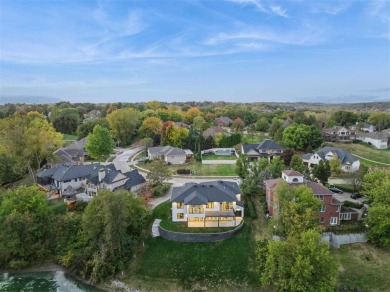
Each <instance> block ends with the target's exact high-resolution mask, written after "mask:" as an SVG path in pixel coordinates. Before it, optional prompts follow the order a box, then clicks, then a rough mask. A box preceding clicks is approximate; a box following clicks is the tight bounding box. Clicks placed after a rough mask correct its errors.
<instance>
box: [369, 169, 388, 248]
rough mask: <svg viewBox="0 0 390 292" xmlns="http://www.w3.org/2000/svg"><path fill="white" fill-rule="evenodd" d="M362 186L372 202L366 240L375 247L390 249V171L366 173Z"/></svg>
mask: <svg viewBox="0 0 390 292" xmlns="http://www.w3.org/2000/svg"><path fill="white" fill-rule="evenodd" d="M363 185H364V189H365V192H366V193H367V194H369V195H370V196H372V200H373V201H372V203H371V206H370V208H369V210H368V215H367V218H366V224H367V225H368V228H369V229H368V233H367V235H368V239H369V240H370V241H371V242H373V243H374V244H376V245H379V246H383V247H390V236H389V234H390V196H389V189H390V171H385V170H382V171H381V170H374V171H371V172H369V173H367V174H366V175H365V176H364V179H363Z"/></svg>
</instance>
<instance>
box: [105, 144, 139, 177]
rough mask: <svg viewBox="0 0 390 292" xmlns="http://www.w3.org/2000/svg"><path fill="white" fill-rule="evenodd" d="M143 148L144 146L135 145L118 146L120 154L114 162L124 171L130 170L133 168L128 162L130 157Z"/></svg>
mask: <svg viewBox="0 0 390 292" xmlns="http://www.w3.org/2000/svg"><path fill="white" fill-rule="evenodd" d="M143 149H144V147H134V148H129V149H123V148H117V149H115V150H116V151H118V152H119V154H117V155H116V157H115V158H114V160H113V161H112V162H113V163H114V165H115V167H116V168H117V169H120V170H121V171H122V172H123V173H124V172H128V171H130V170H131V168H130V167H129V163H128V160H129V157H131V156H133V155H134V154H136V153H138V152H140V151H142V150H143Z"/></svg>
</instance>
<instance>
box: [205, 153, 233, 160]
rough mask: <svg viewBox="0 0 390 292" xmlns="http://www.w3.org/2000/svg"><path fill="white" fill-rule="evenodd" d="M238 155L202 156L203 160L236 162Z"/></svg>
mask: <svg viewBox="0 0 390 292" xmlns="http://www.w3.org/2000/svg"><path fill="white" fill-rule="evenodd" d="M236 159H237V156H236V155H215V154H212V155H202V160H236Z"/></svg>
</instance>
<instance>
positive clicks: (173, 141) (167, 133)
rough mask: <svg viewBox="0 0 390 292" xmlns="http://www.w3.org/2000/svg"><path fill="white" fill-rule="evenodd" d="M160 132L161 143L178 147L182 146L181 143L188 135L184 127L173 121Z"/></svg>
mask: <svg viewBox="0 0 390 292" xmlns="http://www.w3.org/2000/svg"><path fill="white" fill-rule="evenodd" d="M164 124H165V123H164ZM163 129H164V126H163ZM162 132H163V134H162V137H161V144H162V145H170V146H174V147H180V148H181V147H183V144H184V142H185V140H186V139H187V137H188V135H189V131H188V130H187V129H186V128H182V127H178V126H176V125H175V124H174V123H170V124H169V125H168V126H167V127H166V128H165V130H163V131H162Z"/></svg>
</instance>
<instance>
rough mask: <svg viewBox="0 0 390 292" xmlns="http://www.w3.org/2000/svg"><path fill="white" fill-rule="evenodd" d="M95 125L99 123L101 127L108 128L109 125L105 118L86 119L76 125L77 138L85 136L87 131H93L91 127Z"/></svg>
mask: <svg viewBox="0 0 390 292" xmlns="http://www.w3.org/2000/svg"><path fill="white" fill-rule="evenodd" d="M96 125H100V126H102V127H103V128H106V129H110V125H109V124H108V121H107V119H106V118H102V119H96V120H92V121H88V122H86V123H84V124H81V125H80V126H78V128H77V131H76V135H77V138H79V139H82V138H84V137H87V136H88V134H89V133H92V132H93V129H94V128H95V126H96Z"/></svg>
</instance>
